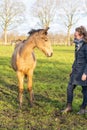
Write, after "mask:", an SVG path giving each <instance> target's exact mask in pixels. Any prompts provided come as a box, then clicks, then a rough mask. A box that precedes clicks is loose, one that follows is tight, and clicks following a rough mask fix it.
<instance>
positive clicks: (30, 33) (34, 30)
mask: <svg viewBox="0 0 87 130" xmlns="http://www.w3.org/2000/svg"><path fill="white" fill-rule="evenodd" d="M42 30H44V29H31V30H30V31H29V32H28V34H29V35H32V34H34V33H36V32H39V31H42Z"/></svg>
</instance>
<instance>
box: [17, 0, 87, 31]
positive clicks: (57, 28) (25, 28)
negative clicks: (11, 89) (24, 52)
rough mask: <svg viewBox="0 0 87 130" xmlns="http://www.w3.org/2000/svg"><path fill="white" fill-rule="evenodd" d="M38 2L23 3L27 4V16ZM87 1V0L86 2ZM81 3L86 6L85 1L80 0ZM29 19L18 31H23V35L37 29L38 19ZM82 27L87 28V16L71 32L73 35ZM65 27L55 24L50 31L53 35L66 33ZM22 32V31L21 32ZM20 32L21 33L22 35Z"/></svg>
mask: <svg viewBox="0 0 87 130" xmlns="http://www.w3.org/2000/svg"><path fill="white" fill-rule="evenodd" d="M35 1H36V0H23V2H24V3H25V5H26V8H27V11H26V14H27V15H28V14H29V9H30V8H31V6H32V5H33V4H34V2H35ZM61 1H66V0H61ZM86 1H87V0H86ZM79 2H80V3H81V4H84V2H85V0H79ZM27 17H28V19H27V20H26V23H24V24H22V25H21V26H20V27H19V29H18V30H22V32H23V33H26V32H28V31H29V30H30V29H32V28H36V26H37V22H38V21H37V19H35V18H34V17H32V16H29V15H28V16H27ZM80 25H84V26H85V27H87V16H85V15H84V16H83V15H82V16H80V19H79V22H77V24H76V25H75V26H74V27H73V29H72V30H71V33H73V32H74V29H75V28H76V27H77V26H80ZM64 28H65V27H64V26H63V24H62V23H59V22H58V23H57V22H56V23H55V24H52V25H51V27H50V31H51V32H52V33H66V29H65V30H64ZM19 32H20V31H19ZM22 32H20V33H22Z"/></svg>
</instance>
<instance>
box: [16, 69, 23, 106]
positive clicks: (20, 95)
mask: <svg viewBox="0 0 87 130" xmlns="http://www.w3.org/2000/svg"><path fill="white" fill-rule="evenodd" d="M17 76H18V82H19V85H18V87H19V103H20V108H21V107H22V100H23V99H22V98H23V79H24V74H23V73H22V72H20V71H18V72H17Z"/></svg>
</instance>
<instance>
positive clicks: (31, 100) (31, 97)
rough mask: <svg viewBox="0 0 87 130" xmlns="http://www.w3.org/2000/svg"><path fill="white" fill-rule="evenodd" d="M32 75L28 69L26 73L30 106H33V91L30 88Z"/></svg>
mask: <svg viewBox="0 0 87 130" xmlns="http://www.w3.org/2000/svg"><path fill="white" fill-rule="evenodd" d="M32 76H33V72H32V71H29V73H28V91H29V93H30V105H31V107H32V106H33V100H34V93H33V90H32Z"/></svg>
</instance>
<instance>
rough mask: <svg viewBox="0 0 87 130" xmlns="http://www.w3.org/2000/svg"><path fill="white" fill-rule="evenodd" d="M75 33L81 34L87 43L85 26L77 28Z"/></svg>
mask: <svg viewBox="0 0 87 130" xmlns="http://www.w3.org/2000/svg"><path fill="white" fill-rule="evenodd" d="M75 31H77V32H79V35H83V39H84V41H85V42H86V43H87V30H86V28H85V27H84V26H80V27H77V28H76V29H75Z"/></svg>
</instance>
